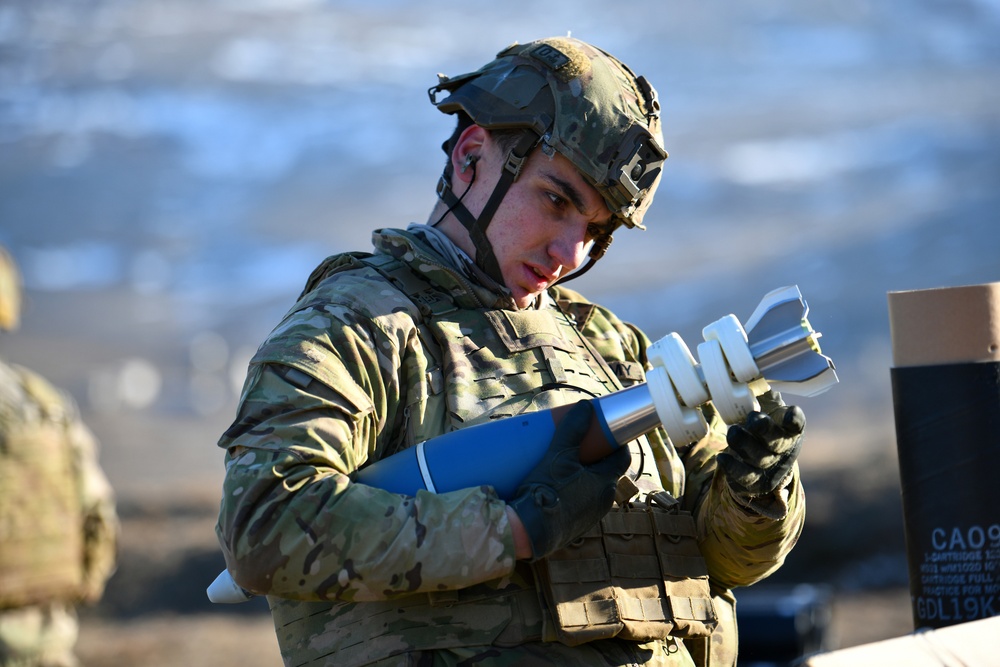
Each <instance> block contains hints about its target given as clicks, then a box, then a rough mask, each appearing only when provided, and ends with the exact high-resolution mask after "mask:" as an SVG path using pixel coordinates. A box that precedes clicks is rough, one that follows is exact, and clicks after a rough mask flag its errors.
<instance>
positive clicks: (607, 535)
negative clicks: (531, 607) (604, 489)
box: [601, 504, 674, 641]
mask: <svg viewBox="0 0 1000 667" xmlns="http://www.w3.org/2000/svg"><path fill="white" fill-rule="evenodd" d="M658 511H659V510H658ZM650 512H651V510H649V509H648V508H646V507H642V506H641V505H640V506H639V507H635V506H632V505H631V504H626V505H625V506H623V507H621V508H616V509H614V510H612V511H611V512H609V513H608V514H607V516H605V517H604V520H603V521H602V522H601V526H602V528H603V532H604V547H605V551H606V553H607V555H608V565H609V568H610V571H611V582H612V586H613V587H614V589H615V594H616V596H617V602H618V611H619V614H620V615H621V619H622V624H623V627H622V631H621V633H619V635H618V636H619V637H620V638H622V639H631V640H635V641H648V640H650V639H666V638H667V637H668V636H669V635H671V634H674V633H673V630H674V624H673V622H672V618H673V617H672V614H671V613H670V610H671V608H670V606H669V605H668V604H667V601H666V600H665V595H666V594H667V590H666V589H665V587H664V579H665V575H664V574H663V572H662V571H661V567H660V558H659V557H658V550H659V544H658V540H657V539H656V537H657V536H656V535H655V533H654V531H653V525H654V522H653V521H652V520H651V518H652V517H651V514H650Z"/></svg>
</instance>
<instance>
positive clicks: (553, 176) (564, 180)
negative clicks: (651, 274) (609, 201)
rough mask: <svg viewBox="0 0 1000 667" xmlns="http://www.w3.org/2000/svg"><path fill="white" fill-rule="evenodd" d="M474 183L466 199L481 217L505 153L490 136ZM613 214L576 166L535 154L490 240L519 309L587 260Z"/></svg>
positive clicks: (489, 233)
mask: <svg viewBox="0 0 1000 667" xmlns="http://www.w3.org/2000/svg"><path fill="white" fill-rule="evenodd" d="M477 155H478V157H479V161H478V162H477V165H476V171H477V174H476V179H475V183H474V185H473V188H472V190H470V192H469V195H470V196H473V195H474V196H473V197H472V200H471V201H470V200H469V197H466V201H468V202H469V203H468V204H467V205H468V207H469V210H470V211H472V212H473V213H475V214H478V213H479V211H481V210H482V207H483V205H484V204H485V202H486V200H487V199H488V198H489V196H490V194H492V192H493V186H494V185H495V184H496V181H497V179H498V178H499V175H500V170H501V169H502V165H503V162H504V160H505V158H506V153H505V152H504V151H502V149H501V148H500V147H499V146H497V145H496V143H495V142H493V141H492V139H491V138H490V137H489V136H488V135H487V136H486V138H485V140H484V141H483V142H482V145H481V147H480V150H479V151H478V152H477ZM611 224H612V223H611V211H610V210H609V209H608V207H607V205H606V204H605V203H604V199H603V198H602V197H601V196H600V195H599V194H598V193H597V190H595V189H594V188H593V187H592V186H591V185H590V184H589V183H587V181H586V180H585V179H584V178H583V176H582V175H581V174H580V172H579V171H578V170H577V168H576V167H574V166H573V164H572V163H571V162H570V161H569V160H567V159H566V158H565V157H563V156H562V155H560V154H558V153H556V154H555V155H554V156H553V157H551V158H550V157H549V156H547V155H545V154H544V153H542V152H541V151H540V150H538V149H536V150H535V151H534V152H532V154H531V155H530V156H529V158H528V160H527V163H526V164H525V166H524V168H523V169H522V171H521V174H520V176H519V177H518V179H517V180H516V181H514V184H513V185H512V186H511V187H510V189H509V190H508V191H507V194H506V196H504V198H503V201H502V202H501V204H500V206H499V208H498V209H497V211H496V213H495V214H494V216H493V220H492V221H491V222H490V225H489V227H488V228H487V230H486V236H487V238H488V239H489V240H490V243H491V244H492V246H493V252H494V253H495V254H496V257H497V261H498V263H499V265H500V270H501V271H502V273H503V278H504V282H505V283H506V285H507V287H508V288H509V289H510V291H511V293H512V294H513V297H514V300H515V302H516V303H517V305H518V306H519V307H521V308H524V307H527V306H528V305H530V304H531V302H532V301H533V300H534V299H535V297H536V296H538V294H539V293H541V292H543V291H544V290H545V289H547V288H548V287H550V286H551V285H552V284H553V283H554V282H555V281H556V280H558V279H559V278H560V277H562V276H564V275H566V274H567V273H571V272H572V271H573V270H575V269H576V268H578V267H579V266H580V265H581V264H582V263H583V262H584V260H585V259H586V257H587V253H588V252H589V250H590V246H591V244H592V242H593V240H594V237H595V236H596V235H598V234H599V233H600V232H602V231H603V230H605V229H607V228H609V227H610V225H611Z"/></svg>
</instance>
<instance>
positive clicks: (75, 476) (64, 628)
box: [0, 247, 119, 667]
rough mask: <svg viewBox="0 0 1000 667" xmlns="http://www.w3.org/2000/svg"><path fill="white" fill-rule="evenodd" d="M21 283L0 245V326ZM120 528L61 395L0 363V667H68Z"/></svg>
mask: <svg viewBox="0 0 1000 667" xmlns="http://www.w3.org/2000/svg"><path fill="white" fill-rule="evenodd" d="M20 305H21V285H20V276H19V274H18V271H17V267H16V265H15V263H14V260H13V259H12V258H11V256H10V254H9V253H8V252H7V250H6V249H4V248H2V247H0V329H4V330H13V329H15V328H16V327H17V326H18V324H19V321H20ZM118 534H119V524H118V517H117V515H116V513H115V505H114V499H113V496H112V490H111V487H110V485H109V484H108V481H107V479H106V478H105V476H104V473H103V471H102V470H101V469H100V467H99V465H98V461H97V442H96V440H95V439H94V436H93V435H92V434H91V432H90V431H89V430H88V429H87V427H86V426H85V425H84V424H83V422H82V421H81V420H80V417H79V415H78V413H77V408H76V405H75V404H74V403H73V400H72V399H71V398H70V397H69V396H67V395H66V394H65V393H63V392H61V391H59V390H58V389H56V388H55V387H53V386H52V385H51V384H50V383H49V382H47V381H46V380H45V379H43V378H42V377H41V376H39V375H37V374H36V373H33V372H32V371H30V370H28V369H26V368H23V367H21V366H17V365H14V364H8V363H6V362H4V361H2V360H0V667H36V666H37V667H72V666H73V665H76V664H78V663H77V660H76V658H75V657H74V654H73V647H74V645H75V644H76V639H77V632H78V630H77V618H76V611H75V606H76V605H77V604H79V603H93V602H96V601H97V600H98V599H100V597H101V595H102V593H103V592H104V585H105V583H106V582H107V580H108V578H109V577H110V576H111V574H112V572H113V571H114V569H115V564H116V561H117V545H118Z"/></svg>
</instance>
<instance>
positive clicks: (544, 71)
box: [428, 37, 667, 282]
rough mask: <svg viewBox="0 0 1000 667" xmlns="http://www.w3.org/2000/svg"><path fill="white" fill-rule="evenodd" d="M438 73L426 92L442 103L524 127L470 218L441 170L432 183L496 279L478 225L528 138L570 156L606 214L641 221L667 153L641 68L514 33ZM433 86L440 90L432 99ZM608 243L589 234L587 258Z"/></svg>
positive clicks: (495, 126) (571, 44) (516, 167)
mask: <svg viewBox="0 0 1000 667" xmlns="http://www.w3.org/2000/svg"><path fill="white" fill-rule="evenodd" d="M439 79H440V80H439V82H438V84H437V85H436V86H434V87H432V88H431V89H430V90H429V91H428V93H429V95H430V98H431V102H432V103H433V104H434V105H435V106H437V108H438V109H440V110H441V111H443V112H444V113H448V114H454V113H458V112H464V113H465V114H467V115H468V117H469V118H470V119H471V120H472V122H473V123H475V124H476V125H479V126H481V127H483V128H485V129H487V130H524V131H525V133H524V136H523V138H522V139H521V140H520V141H519V142H518V143H517V145H516V146H515V147H514V148H513V149H512V150H511V151H510V153H509V154H508V157H507V161H506V164H505V167H504V173H503V174H502V176H501V179H500V182H499V183H498V184H497V187H496V190H495V191H494V192H493V195H492V196H491V198H490V200H489V201H488V202H487V204H486V205H485V207H484V209H483V212H482V213H481V214H480V215H479V218H478V219H476V218H475V217H474V216H472V215H471V213H469V211H468V210H467V209H465V207H464V206H462V204H461V203H460V202H459V198H457V197H455V195H454V193H453V192H452V189H451V184H450V182H449V181H450V179H449V178H448V175H447V172H446V175H445V177H443V178H442V180H441V183H440V184H439V187H438V194H439V195H440V196H441V198H442V200H444V202H445V203H446V204H448V205H449V206H450V207H451V210H452V211H453V212H454V213H455V214H456V216H457V217H458V218H459V220H461V221H462V223H463V224H464V225H465V226H466V227H467V228H468V229H469V231H470V234H471V235H472V240H473V242H474V243H475V244H476V249H477V262H478V263H480V266H481V267H482V268H484V269H485V270H487V271H488V272H490V273H491V274H492V275H493V276H494V277H495V278H497V279H498V280H501V282H502V277H501V276H500V275H499V267H498V266H497V265H496V258H495V257H494V256H493V252H492V248H491V247H490V245H489V242H488V241H486V227H487V225H489V222H490V219H491V218H492V216H493V213H494V212H495V211H496V208H497V207H498V206H499V204H500V200H502V199H503V196H504V194H505V193H506V191H507V189H508V188H509V187H510V185H511V183H513V182H514V180H515V179H516V178H517V176H518V173H519V172H520V169H521V166H522V164H523V161H524V159H525V158H526V157H527V155H528V154H529V153H530V152H531V150H532V149H533V148H534V147H535V146H536V145H537V146H540V147H541V150H542V151H544V152H545V153H546V154H548V155H552V154H553V153H554V152H559V153H560V154H562V155H563V156H565V157H566V158H567V159H569V161H570V162H572V163H573V165H574V166H576V168H577V169H579V171H580V173H581V174H583V176H584V178H585V179H586V180H587V181H588V182H589V183H590V184H591V185H593V186H594V188H595V189H596V190H597V191H598V192H599V193H600V195H601V196H602V197H603V198H604V201H605V202H606V203H607V205H608V208H609V209H610V210H611V212H612V215H613V218H614V220H615V222H617V223H618V224H619V225H620V224H624V225H625V226H627V227H639V228H640V229H643V228H644V227H643V226H642V218H643V215H644V214H645V212H646V209H647V208H648V207H649V204H650V203H651V202H652V199H653V194H654V192H655V191H656V188H657V186H658V185H659V181H660V173H661V171H662V167H663V161H664V160H665V159H666V158H667V153H666V151H665V150H663V148H662V144H663V136H662V133H661V131H660V106H659V101H658V100H657V97H656V91H655V90H654V89H653V87H652V86H651V85H650V84H649V82H647V81H646V79H645V78H644V77H641V76H640V77H636V76H635V74H633V73H632V71H631V70H630V69H629V68H628V67H627V66H625V65H624V64H623V63H622V62H620V61H619V60H617V59H616V58H615V57H613V56H611V55H610V54H608V53H607V52H605V51H602V50H601V49H598V48H596V47H594V46H592V45H590V44H587V43H586V42H582V41H580V40H578V39H573V38H570V37H550V38H547V39H542V40H539V41H535V42H529V43H527V44H523V45H522V44H517V43H515V44H513V45H511V46H509V47H507V48H506V49H504V50H503V51H501V52H500V53H499V54H497V57H496V59H495V60H493V61H492V62H490V63H488V64H487V65H485V66H484V67H482V68H481V69H479V70H476V71H475V72H470V73H468V74H462V75H460V76H455V77H446V76H444V75H439ZM442 91H444V92H447V93H448V96H447V97H445V98H443V99H441V100H438V99H437V97H438V94H439V93H441V92H442ZM446 150H447V148H446ZM616 226H617V225H616ZM608 243H610V235H609V236H608V237H607V238H606V239H603V240H601V241H600V242H595V245H594V248H593V249H592V251H591V260H592V261H594V260H596V259H598V258H599V257H600V256H601V255H602V254H603V252H604V250H606V248H607V245H608ZM481 258H482V260H483V261H480V259H481ZM484 263H485V265H484ZM586 268H590V267H589V265H588V266H587V267H586ZM578 273H579V272H578Z"/></svg>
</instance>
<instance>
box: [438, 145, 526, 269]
mask: <svg viewBox="0 0 1000 667" xmlns="http://www.w3.org/2000/svg"><path fill="white" fill-rule="evenodd" d="M536 143H538V137H537V136H536V135H535V134H533V133H532V132H525V133H524V134H523V135H522V136H521V138H520V139H518V140H517V143H516V144H515V145H514V148H512V149H511V151H510V152H509V153H508V154H507V159H506V161H505V162H504V165H503V169H502V170H501V171H500V178H499V180H497V184H496V186H494V188H493V193H492V194H491V195H490V198H489V199H488V200H487V201H486V204H485V205H484V206H483V210H482V211H480V213H479V216H478V217H477V216H475V215H473V214H472V212H471V211H469V209H468V208H466V206H465V204H463V203H462V198H461V197H456V196H455V192H454V191H453V190H452V188H451V183H449V182H448V178H447V177H446V176H441V180H439V181H438V188H437V193H438V197H440V198H441V201H443V202H444V203H445V204H447V205H448V211H451V212H452V213H454V214H455V217H456V218H457V219H458V221H459V222H461V223H462V225H463V226H464V227H465V228H466V230H468V232H469V237H470V238H471V239H472V243H473V245H474V246H475V247H476V265H477V266H478V267H479V268H480V269H482V270H483V271H485V272H486V273H487V275H489V276H490V277H491V278H493V279H494V280H496V281H497V282H498V283H500V284H501V285H503V284H505V283H504V279H503V272H502V271H501V270H500V264H499V262H498V261H497V257H496V254H495V253H494V252H493V245H492V244H491V243H490V241H489V239H487V238H486V228H487V227H488V226H489V224H490V222H491V221H492V220H493V215H494V214H495V213H496V211H497V209H498V208H499V207H500V202H501V201H503V198H504V196H505V195H506V194H507V191H508V190H509V189H510V186H511V185H513V183H514V181H516V180H517V177H518V176H519V175H520V174H521V169H522V168H523V167H524V162H525V160H527V158H528V154H529V153H530V152H531V149H532V148H534V146H535V144H536ZM466 164H467V165H469V166H470V167H471V168H472V181H475V179H476V161H475V159H474V158H473V159H467V160H466ZM472 181H470V183H469V186H470V187H471V186H472ZM466 192H468V189H466ZM464 196H465V194H464V193H463V194H462V197H464Z"/></svg>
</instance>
